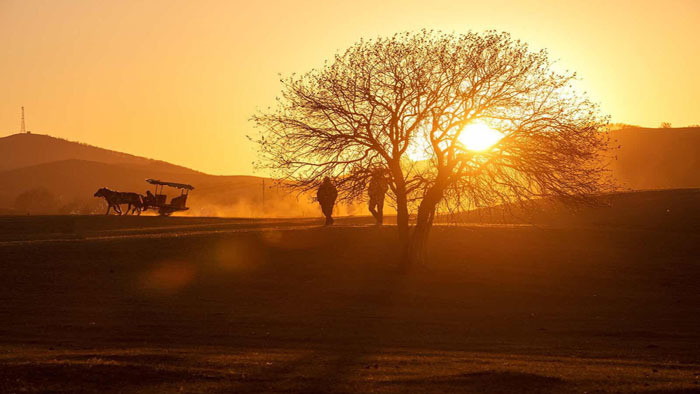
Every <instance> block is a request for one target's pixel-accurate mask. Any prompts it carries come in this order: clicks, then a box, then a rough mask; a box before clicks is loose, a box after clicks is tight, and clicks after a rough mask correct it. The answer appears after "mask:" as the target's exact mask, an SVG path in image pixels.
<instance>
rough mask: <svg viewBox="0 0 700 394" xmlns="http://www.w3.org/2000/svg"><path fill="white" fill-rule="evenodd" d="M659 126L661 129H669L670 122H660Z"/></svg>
mask: <svg viewBox="0 0 700 394" xmlns="http://www.w3.org/2000/svg"><path fill="white" fill-rule="evenodd" d="M661 128H662V129H670V128H671V123H670V122H661Z"/></svg>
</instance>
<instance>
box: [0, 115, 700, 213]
mask: <svg viewBox="0 0 700 394" xmlns="http://www.w3.org/2000/svg"><path fill="white" fill-rule="evenodd" d="M611 146H613V147H614V148H615V149H614V150H613V151H612V155H613V156H615V158H614V159H613V160H612V161H611V163H610V169H611V171H612V174H613V176H614V177H615V178H616V180H617V182H618V184H619V185H620V186H621V187H622V188H623V189H625V190H650V189H680V188H697V187H700V172H698V171H697V170H696V169H697V168H698V167H700V128H699V127H689V128H676V129H665V128H664V129H651V128H640V127H626V128H623V129H620V130H615V131H613V132H611ZM618 146H619V148H618ZM147 178H157V179H161V180H167V181H174V182H181V183H189V184H192V185H194V186H195V191H194V192H193V193H192V194H191V196H190V199H189V200H188V203H189V204H188V205H190V207H191V210H190V211H189V212H188V213H189V214H194V215H213V216H216V215H226V216H232V215H233V216H287V217H289V216H308V215H316V214H317V213H318V212H316V211H317V210H318V208H317V207H316V206H315V204H314V203H313V202H312V201H311V199H310V198H309V196H306V195H303V196H297V195H295V194H289V192H288V191H286V190H285V189H284V188H278V187H275V186H273V185H274V182H273V181H272V180H271V179H267V180H265V181H264V180H263V178H261V177H255V176H236V175H234V176H217V175H209V174H205V173H202V172H198V171H195V170H192V169H189V168H186V167H183V166H178V165H175V164H171V163H167V162H164V161H160V160H153V159H148V158H144V157H139V156H135V155H130V154H126V153H121V152H117V151H113V150H108V149H103V148H99V147H94V146H90V145H86V144H81V143H78V142H71V141H67V140H63V139H60V138H55V137H51V136H48V135H39V134H15V135H11V136H8V137H3V138H0V212H3V213H19V214H23V213H24V212H17V211H12V208H13V207H14V206H15V205H16V203H17V201H16V200H17V198H18V196H20V195H21V194H22V193H26V192H28V191H31V190H37V189H42V190H46V191H48V192H49V193H51V194H52V195H53V196H54V197H55V198H56V200H57V201H58V202H59V205H62V206H63V207H64V208H63V210H61V211H60V212H61V213H97V212H98V211H99V210H101V208H100V207H101V205H100V202H99V201H98V200H97V199H95V198H93V197H92V194H93V193H94V192H95V190H97V189H98V188H100V187H109V188H111V189H115V190H121V191H134V192H138V193H144V192H145V190H146V189H149V188H150V186H149V185H148V184H147V183H146V182H145V179H147ZM263 181H264V183H265V185H266V186H265V192H264V194H265V201H264V204H263ZM170 193H172V194H173V195H175V194H176V193H177V191H174V190H173V191H170ZM76 207H82V208H76ZM52 212H53V211H52Z"/></svg>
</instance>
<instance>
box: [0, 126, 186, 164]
mask: <svg viewBox="0 0 700 394" xmlns="http://www.w3.org/2000/svg"><path fill="white" fill-rule="evenodd" d="M70 159H77V160H86V161H95V162H101V163H109V164H121V165H132V166H148V167H150V168H153V169H158V170H159V171H166V172H173V173H200V172H198V171H195V170H192V169H189V168H187V167H183V166H179V165H175V164H170V163H167V162H164V161H161V160H153V159H148V158H145V157H140V156H135V155H131V154H128V153H122V152H117V151H114V150H109V149H104V148H99V147H96V146H92V145H88V144H84V143H80V142H73V141H68V140H65V139H61V138H56V137H52V136H49V135H43V134H13V135H10V136H7V137H2V138H0V171H7V170H12V169H17V168H22V167H29V166H33V165H37V164H44V163H51V162H55V161H62V160H70Z"/></svg>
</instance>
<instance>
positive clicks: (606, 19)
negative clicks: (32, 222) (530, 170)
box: [0, 0, 700, 174]
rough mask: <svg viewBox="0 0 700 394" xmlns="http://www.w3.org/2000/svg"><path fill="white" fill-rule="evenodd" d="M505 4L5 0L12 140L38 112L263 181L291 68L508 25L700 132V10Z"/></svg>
mask: <svg viewBox="0 0 700 394" xmlns="http://www.w3.org/2000/svg"><path fill="white" fill-rule="evenodd" d="M499 4H500V5H499V6H497V7H494V6H493V5H491V4H490V3H489V2H462V1H448V0H438V1H436V2H431V3H430V4H426V3H424V2H418V1H412V0H409V1H398V0H387V1H382V2H376V1H367V0H360V1H356V2H326V1H320V0H310V1H299V2H274V3H272V4H271V3H267V2H238V1H217V0H213V1H210V2H207V3H206V6H203V5H201V4H199V3H197V2H182V1H165V0H153V1H147V2H143V1H134V0H125V1H118V2H92V1H78V0H65V1H48V2H32V1H18V0H5V1H0V35H1V36H2V37H3V42H2V44H0V47H2V49H3V53H4V54H6V58H7V59H8V61H5V62H3V63H2V64H1V65H0V86H2V87H3V93H4V94H3V96H2V98H0V135H2V136H7V135H11V134H13V133H17V132H18V131H19V129H20V107H22V106H24V107H25V109H26V114H27V115H26V116H27V129H28V130H31V131H32V132H33V133H41V134H50V135H52V136H55V137H60V138H65V139H68V140H71V141H79V142H84V143H88V144H91V145H95V146H100V147H105V148H109V149H114V150H117V151H120V152H128V153H131V154H135V155H139V156H146V157H150V158H154V159H159V160H165V161H168V162H171V163H178V164H181V165H184V166H186V167H190V168H193V169H196V170H199V171H204V172H207V173H211V174H254V173H255V174H260V173H256V172H254V170H253V166H252V164H251V163H252V162H253V161H254V160H255V149H254V147H253V146H252V145H251V143H250V142H249V141H248V140H247V139H246V135H249V134H250V133H252V132H253V127H252V125H251V124H250V122H249V119H250V117H251V115H252V114H254V113H255V111H256V110H258V109H264V108H267V107H268V106H269V105H273V104H274V103H275V97H276V95H277V94H278V93H279V89H280V86H279V76H278V74H282V75H283V76H285V75H290V74H292V73H301V72H305V71H307V70H310V69H313V68H318V67H320V66H322V65H323V64H324V61H328V60H332V59H333V56H334V54H336V53H337V52H339V51H341V52H342V51H343V50H344V49H345V48H347V47H348V46H349V45H351V44H352V43H354V42H357V41H358V40H360V39H365V40H367V39H372V38H376V37H379V36H391V35H392V34H395V33H397V32H405V31H420V30H421V29H436V30H441V31H445V32H456V33H463V32H467V31H470V30H472V31H477V32H478V31H485V30H489V29H494V30H496V31H507V32H509V33H511V34H512V35H513V37H514V38H517V39H521V40H523V41H525V42H527V43H529V44H530V45H531V47H532V49H533V50H539V49H544V48H546V49H547V50H548V51H549V53H550V54H551V56H552V59H556V60H557V62H556V65H557V67H558V68H560V69H562V70H565V69H569V70H575V71H576V72H577V73H578V75H579V77H580V80H579V81H578V85H579V86H578V87H579V88H580V89H581V90H582V91H588V92H591V99H592V100H594V101H595V102H597V103H599V104H600V105H601V109H602V111H603V112H604V113H606V114H609V115H611V117H612V118H611V121H612V122H624V123H630V124H636V125H641V126H647V127H657V126H658V125H659V124H660V123H661V122H666V121H667V122H670V123H672V124H673V126H674V127H681V126H687V125H691V124H696V123H700V118H698V111H697V100H696V97H697V92H698V91H699V90H700V73H698V72H697V70H698V69H700V50H698V44H697V40H695V39H694V38H695V37H698V36H700V24H698V23H697V21H698V19H699V18H700V2H698V1H693V0H685V1H684V0H679V1H673V2H655V1H647V0H640V1H639V2H624V1H598V0H596V1H593V2H592V3H591V2H561V1H552V0H548V1H535V0H522V1H502V2H500V3H499ZM632 5H634V7H633V6H632ZM524 15H527V17H524ZM661 21H663V22H664V23H665V24H666V26H667V27H666V28H663V29H662V28H650V27H651V26H658V23H659V22H661ZM126 26H128V28H126ZM9 59H11V60H9Z"/></svg>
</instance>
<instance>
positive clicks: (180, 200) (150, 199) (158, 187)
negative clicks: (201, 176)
mask: <svg viewBox="0 0 700 394" xmlns="http://www.w3.org/2000/svg"><path fill="white" fill-rule="evenodd" d="M146 182H148V183H150V184H151V185H154V186H155V190H154V193H151V192H150V190H149V191H147V192H146V196H145V197H144V198H143V209H144V210H147V209H153V210H157V211H158V214H159V215H161V216H170V215H171V214H172V213H173V212H178V211H186V210H188V209H189V208H188V207H187V206H186V204H187V196H188V195H189V192H190V190H194V186H192V185H188V184H186V183H175V182H163V181H159V180H157V179H146ZM163 186H168V187H172V188H175V189H180V195H179V196H177V197H173V198H172V199H171V200H170V203H169V204H168V203H167V201H166V200H167V198H168V197H167V196H166V195H165V194H163Z"/></svg>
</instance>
